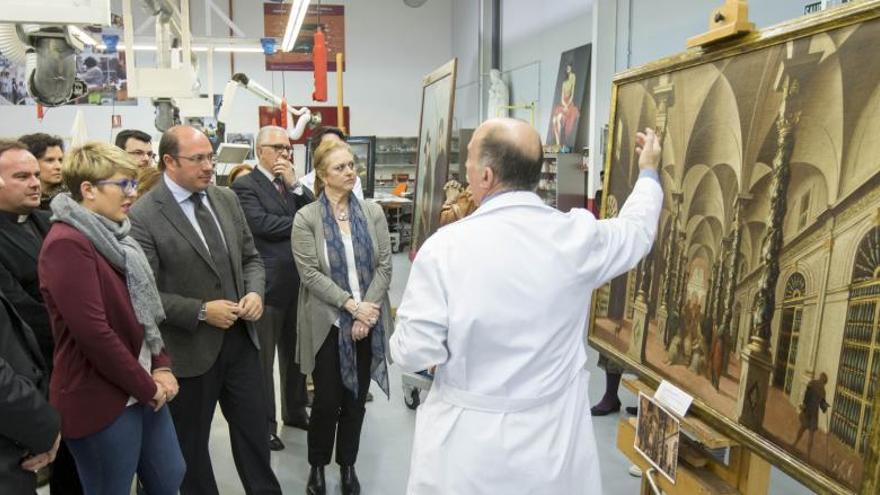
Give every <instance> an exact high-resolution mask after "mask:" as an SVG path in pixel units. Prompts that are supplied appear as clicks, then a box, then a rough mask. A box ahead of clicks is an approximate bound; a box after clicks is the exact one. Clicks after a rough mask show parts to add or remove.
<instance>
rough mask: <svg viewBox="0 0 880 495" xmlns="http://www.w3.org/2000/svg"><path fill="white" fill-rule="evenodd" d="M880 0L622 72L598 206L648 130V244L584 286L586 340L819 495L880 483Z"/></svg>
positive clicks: (624, 175)
mask: <svg viewBox="0 0 880 495" xmlns="http://www.w3.org/2000/svg"><path fill="white" fill-rule="evenodd" d="M876 46H880V2H877V1H873V2H861V3H856V4H853V5H846V6H842V7H838V8H835V9H832V10H828V11H824V12H821V13H818V14H813V15H810V16H805V17H803V18H801V19H797V20H794V21H791V22H787V23H784V24H781V25H778V26H774V27H771V28H768V29H766V30H764V31H761V32H756V33H753V34H750V35H747V36H745V37H744V38H740V39H738V40H735V41H728V42H724V43H721V44H720V45H718V46H716V47H715V48H713V49H712V50H708V51H703V50H692V51H688V52H686V53H683V54H680V55H676V56H673V57H670V58H668V59H664V60H660V61H657V62H654V63H650V64H648V65H646V66H643V67H640V68H636V69H632V70H630V71H627V72H624V73H622V74H619V75H618V76H616V77H615V79H614V87H613V92H612V98H613V100H612V115H611V120H610V122H611V130H610V133H609V137H610V140H609V149H608V153H607V161H606V163H605V171H606V172H605V180H606V184H605V187H604V198H603V199H604V204H603V208H604V214H605V215H606V216H614V215H615V214H616V212H617V209H618V208H619V207H620V206H622V204H623V202H624V201H625V200H626V198H627V196H628V195H629V193H630V191H631V190H632V186H633V184H634V183H635V181H636V179H637V177H638V174H639V170H638V166H637V156H636V155H635V153H634V152H632V151H631V150H633V149H634V147H635V146H634V143H633V141H632V136H634V134H635V132H636V130H638V129H644V128H645V127H654V128H656V129H657V132H658V134H659V135H660V136H661V139H662V145H663V156H662V164H661V169H660V179H661V182H662V185H663V189H664V204H663V211H662V213H661V217H660V223H659V228H658V232H657V238H656V242H655V247H654V250H653V252H652V253H651V254H650V255H649V256H648V257H647V258H646V259H645V260H644V261H643V262H642V263H641V264H640V265H639V266H638V268H637V269H636V270H633V271H632V272H630V273H628V274H625V275H622V276H620V277H618V278H617V279H615V280H613V281H611V282H610V283H609V284H608V285H606V286H605V287H603V288H601V289H599V290H598V291H597V292H596V294H595V295H594V298H593V302H594V305H593V308H592V313H591V328H590V332H589V340H590V343H591V345H593V346H594V347H596V348H598V349H600V350H601V351H602V352H605V353H608V354H609V355H612V356H613V357H615V358H616V359H617V360H619V361H623V362H624V363H625V364H627V365H628V366H631V367H632V368H633V369H635V370H637V371H638V372H639V374H640V375H641V376H642V378H643V379H644V380H645V381H646V382H648V383H659V381H660V380H668V381H670V382H673V383H675V384H676V385H677V386H679V387H680V388H682V389H684V390H685V391H687V392H688V393H689V394H691V395H693V396H694V397H695V401H694V406H693V408H692V411H693V412H694V414H696V415H697V417H699V418H700V419H703V420H705V421H706V422H707V423H709V424H711V425H712V426H713V427H716V428H718V429H719V430H720V431H722V432H724V433H725V434H726V435H729V436H730V437H731V438H733V439H735V440H736V441H738V442H740V443H741V444H742V445H744V446H747V447H748V448H750V449H751V450H753V451H754V452H756V453H757V454H759V455H761V456H762V457H764V458H765V459H767V460H768V461H770V462H771V463H772V464H774V465H776V466H778V467H779V468H780V469H782V470H784V471H785V472H787V473H788V474H790V475H792V476H793V477H794V478H796V479H798V480H799V481H801V482H803V483H804V484H806V485H807V486H808V487H809V488H811V489H813V490H816V491H818V492H822V493H825V492H833V493H850V494H854V493H863V494H869V493H870V494H876V493H880V486H878V483H880V475H878V469H880V467H878V466H880V410H878V409H880V138H878V136H880V118H878V115H880V57H877V56H876V53H875V52H876V50H873V49H870V48H868V47H876Z"/></svg>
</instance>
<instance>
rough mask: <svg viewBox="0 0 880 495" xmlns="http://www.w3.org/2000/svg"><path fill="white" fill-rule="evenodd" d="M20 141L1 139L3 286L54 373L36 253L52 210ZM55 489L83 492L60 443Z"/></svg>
mask: <svg viewBox="0 0 880 495" xmlns="http://www.w3.org/2000/svg"><path fill="white" fill-rule="evenodd" d="M28 148H29V147H28V146H27V145H26V144H25V143H22V142H19V141H0V179H2V181H3V182H4V183H5V184H6V187H3V188H0V292H2V293H3V294H4V295H5V296H6V298H7V299H8V300H9V302H10V303H11V304H12V306H13V307H14V308H15V311H16V312H17V313H18V314H19V315H20V316H21V319H22V320H24V322H25V323H27V324H28V326H29V327H31V329H32V330H33V333H34V336H35V337H36V341H37V345H38V346H39V348H40V353H41V354H42V357H43V361H45V365H46V377H47V380H46V382H47V383H48V377H49V376H50V375H51V373H52V355H53V352H54V350H55V344H54V341H53V339H52V327H51V326H50V324H49V313H48V311H46V306H45V305H44V304H43V295H42V294H41V293H40V280H39V278H38V276H37V258H38V257H39V255H40V248H41V247H42V245H43V239H44V238H45V237H46V234H47V233H48V232H49V216H50V214H49V212H47V211H43V210H41V209H40V201H41V197H42V194H41V192H42V189H41V187H42V186H41V166H40V163H39V162H38V160H37V158H36V157H34V155H33V154H31V152H30V151H29V150H28ZM50 483H51V485H52V486H51V489H52V493H64V494H71V495H76V494H80V493H82V488H81V486H80V482H79V476H78V475H77V472H76V465H75V463H74V461H73V457H72V456H71V455H70V452H69V451H68V450H67V447H66V446H65V445H64V444H63V442H62V444H61V448H60V450H59V451H58V457H57V458H56V459H55V463H54V467H53V469H52V478H51V480H50Z"/></svg>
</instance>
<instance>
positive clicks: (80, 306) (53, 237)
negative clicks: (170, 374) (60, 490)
mask: <svg viewBox="0 0 880 495" xmlns="http://www.w3.org/2000/svg"><path fill="white" fill-rule="evenodd" d="M40 285H41V289H42V291H43V298H44V299H45V301H46V307H47V308H48V310H49V315H50V316H51V318H52V329H53V332H54V335H55V342H56V349H55V373H53V374H52V379H51V382H50V385H49V400H50V401H51V402H52V405H53V406H55V407H56V408H57V409H58V411H59V412H60V413H61V433H62V436H64V438H82V437H84V436H86V435H91V434H92V433H96V432H98V431H100V430H102V429H104V428H106V427H107V426H109V425H110V423H112V422H113V421H114V420H116V418H117V417H119V415H120V414H122V412H123V410H124V409H125V405H126V403H127V402H128V398H129V397H134V398H135V399H137V400H138V401H139V402H141V403H143V404H147V403H149V402H150V401H151V400H153V396H154V395H155V394H156V384H155V382H154V381H153V378H152V377H151V376H150V374H149V373H147V372H146V371H145V370H144V369H143V367H141V365H140V363H139V362H138V355H139V354H140V350H141V345H143V343H144V327H143V325H141V324H140V323H139V322H138V321H137V317H136V316H135V314H134V308H133V307H132V305H131V298H130V296H129V292H128V285H127V284H126V281H125V275H124V274H123V273H122V272H120V271H118V270H117V269H116V268H115V267H114V266H113V265H111V264H110V262H108V261H107V259H106V258H104V256H102V255H101V254H100V253H99V252H98V250H97V249H96V248H95V245H94V244H92V243H91V241H89V240H88V239H87V238H86V236H84V235H83V234H82V233H81V232H80V231H78V230H76V229H75V228H73V227H71V226H69V225H67V224H63V223H55V224H53V225H52V229H51V230H49V235H48V236H47V237H46V240H45V241H44V242H43V250H42V251H41V252H40ZM152 365H153V368H165V367H171V362H170V359H169V358H168V355H167V354H165V353H162V354H160V355H158V356H153V362H152Z"/></svg>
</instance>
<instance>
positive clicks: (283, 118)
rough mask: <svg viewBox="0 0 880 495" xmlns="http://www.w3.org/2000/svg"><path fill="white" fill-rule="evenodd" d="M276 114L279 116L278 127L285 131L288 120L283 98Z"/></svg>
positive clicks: (285, 102) (285, 101)
mask: <svg viewBox="0 0 880 495" xmlns="http://www.w3.org/2000/svg"><path fill="white" fill-rule="evenodd" d="M278 114H279V117H278V127H283V128H285V129H287V119H288V112H287V100H285V99H284V98H282V99H281V108H279V109H278Z"/></svg>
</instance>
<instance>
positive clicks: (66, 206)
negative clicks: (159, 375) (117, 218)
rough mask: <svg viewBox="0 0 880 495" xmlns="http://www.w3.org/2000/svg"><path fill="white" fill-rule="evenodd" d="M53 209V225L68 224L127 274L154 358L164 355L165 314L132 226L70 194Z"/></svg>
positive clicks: (54, 203)
mask: <svg viewBox="0 0 880 495" xmlns="http://www.w3.org/2000/svg"><path fill="white" fill-rule="evenodd" d="M50 207H51V209H52V219H51V221H52V222H61V223H66V224H67V225H70V226H71V227H73V228H75V229H76V230H78V231H80V232H81V233H82V234H83V235H84V236H86V238H87V239H88V240H89V241H91V243H92V244H94V245H95V248H96V249H97V250H98V252H99V253H101V255H103V256H104V257H105V258H107V261H109V262H110V264H112V265H113V266H115V267H116V268H117V269H119V270H120V271H122V273H124V274H125V283H126V284H127V285H128V294H129V297H130V298H131V305H132V307H133V308H134V314H135V316H136V317H137V320H138V322H140V324H141V325H143V326H144V339H145V340H146V342H147V346H148V347H149V348H150V354H152V355H154V356H155V355H157V354H159V353H160V352H162V349H163V348H164V347H165V344H164V342H162V334H161V333H160V332H159V326H158V325H159V323H161V322H162V321H163V320H165V311H164V310H163V309H162V300H161V299H160V298H159V290H158V289H157V288H156V279H155V278H153V270H152V269H151V268H150V263H149V261H147V255H145V254H144V250H143V249H141V246H140V244H138V243H137V241H135V240H134V238H132V237H131V236H129V235H128V233H129V231H130V230H131V222H129V221H128V219H125V221H124V222H122V223H121V224H120V223H116V222H114V221H113V220H110V219H109V218H107V217H104V216H102V215H98V214H97V213H93V212H91V211H89V210H88V209H87V208H85V207H83V206H82V205H80V204H79V203H77V202H76V201H74V200H73V198H71V197H70V194H69V193H62V194H59V195H57V196H55V198H54V199H52V202H51V203H50Z"/></svg>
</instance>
